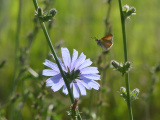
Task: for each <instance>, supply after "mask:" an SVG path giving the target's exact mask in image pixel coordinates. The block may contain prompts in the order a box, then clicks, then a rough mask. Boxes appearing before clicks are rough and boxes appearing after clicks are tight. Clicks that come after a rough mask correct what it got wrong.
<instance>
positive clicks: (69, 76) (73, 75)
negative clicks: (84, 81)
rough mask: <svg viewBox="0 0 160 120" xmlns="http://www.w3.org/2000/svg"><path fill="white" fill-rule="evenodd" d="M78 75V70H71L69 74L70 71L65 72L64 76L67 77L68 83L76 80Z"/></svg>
mask: <svg viewBox="0 0 160 120" xmlns="http://www.w3.org/2000/svg"><path fill="white" fill-rule="evenodd" d="M68 71H69V70H68ZM79 74H80V70H76V71H74V70H72V71H71V72H70V71H69V72H65V75H66V77H67V79H68V80H69V82H70V83H71V82H72V81H73V80H75V79H76V78H78V75H79ZM74 82H75V81H74Z"/></svg>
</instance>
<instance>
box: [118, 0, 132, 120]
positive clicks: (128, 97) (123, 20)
mask: <svg viewBox="0 0 160 120" xmlns="http://www.w3.org/2000/svg"><path fill="white" fill-rule="evenodd" d="M118 1H119V9H120V16H121V25H122V35H123V49H124V61H125V62H127V61H128V54H127V40H126V30H125V17H124V14H123V11H122V1H121V0H118ZM125 82H126V91H127V106H128V112H129V119H130V120H133V115H132V108H131V99H130V84H129V73H128V72H127V73H125Z"/></svg>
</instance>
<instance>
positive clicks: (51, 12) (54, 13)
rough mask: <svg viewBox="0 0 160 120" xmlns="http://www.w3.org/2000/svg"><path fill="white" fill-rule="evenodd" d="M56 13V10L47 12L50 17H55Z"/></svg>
mask: <svg viewBox="0 0 160 120" xmlns="http://www.w3.org/2000/svg"><path fill="white" fill-rule="evenodd" d="M56 13H57V10H56V9H51V10H50V11H49V14H51V15H52V17H54V16H55V15H56Z"/></svg>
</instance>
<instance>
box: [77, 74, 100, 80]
mask: <svg viewBox="0 0 160 120" xmlns="http://www.w3.org/2000/svg"><path fill="white" fill-rule="evenodd" d="M81 77H85V78H88V79H93V80H100V75H97V74H80V75H79V78H80V79H81Z"/></svg>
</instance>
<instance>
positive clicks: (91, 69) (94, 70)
mask: <svg viewBox="0 0 160 120" xmlns="http://www.w3.org/2000/svg"><path fill="white" fill-rule="evenodd" d="M80 72H81V74H94V73H99V71H98V70H97V67H86V68H83V69H81V70H80Z"/></svg>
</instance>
